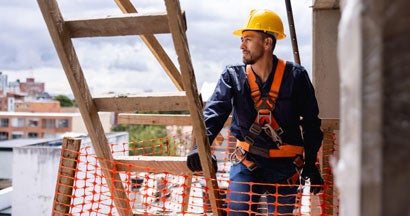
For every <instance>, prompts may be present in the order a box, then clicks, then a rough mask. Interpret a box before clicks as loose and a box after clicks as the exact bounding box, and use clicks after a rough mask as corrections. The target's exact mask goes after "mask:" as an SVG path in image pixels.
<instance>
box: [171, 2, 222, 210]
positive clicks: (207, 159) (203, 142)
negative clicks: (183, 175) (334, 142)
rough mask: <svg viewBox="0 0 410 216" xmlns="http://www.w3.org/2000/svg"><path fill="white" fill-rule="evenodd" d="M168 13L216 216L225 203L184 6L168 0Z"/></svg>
mask: <svg viewBox="0 0 410 216" xmlns="http://www.w3.org/2000/svg"><path fill="white" fill-rule="evenodd" d="M165 6H166V8H167V13H168V16H169V17H168V22H169V29H170V30H171V33H172V39H173V41H174V46H175V51H176V53H177V56H178V62H179V66H180V69H181V75H182V82H183V84H184V90H185V92H186V94H187V97H188V105H189V113H190V114H191V118H192V126H193V131H194V134H195V139H196V143H197V146H198V153H199V157H200V159H201V166H202V169H203V173H204V176H205V180H206V184H207V186H208V187H209V188H210V190H209V192H210V194H209V197H210V202H211V206H212V212H213V214H214V215H222V211H221V208H222V202H221V199H220V195H219V189H218V182H217V181H216V174H215V173H216V170H214V168H213V166H212V159H211V149H210V144H209V139H208V137H207V135H206V134H207V133H206V129H205V123H204V118H203V114H202V100H200V97H199V96H198V95H199V94H198V89H197V86H196V80H195V74H194V68H193V66H192V61H191V56H190V53H189V47H188V40H187V38H186V34H185V31H184V28H183V25H184V21H183V20H184V18H183V17H182V16H181V11H180V10H181V6H180V4H179V1H178V0H165Z"/></svg>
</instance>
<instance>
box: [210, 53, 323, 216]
mask: <svg viewBox="0 0 410 216" xmlns="http://www.w3.org/2000/svg"><path fill="white" fill-rule="evenodd" d="M277 62H278V60H277V57H276V56H275V55H273V69H272V72H271V74H270V75H269V77H268V79H267V81H266V82H265V83H261V80H260V79H259V77H258V76H256V77H257V83H258V85H259V88H260V91H261V94H262V96H266V95H267V93H268V92H269V90H270V87H271V84H272V81H273V76H274V73H275V69H276V65H277ZM231 112H232V123H231V127H230V130H231V133H232V135H233V136H235V137H236V138H237V139H239V140H241V141H243V140H244V137H245V136H246V135H247V134H248V131H249V128H250V126H251V125H252V123H253V122H254V121H255V118H256V115H257V112H256V110H255V108H254V102H253V99H252V97H251V94H250V87H249V84H248V81H247V78H246V70H245V65H233V66H227V67H226V68H225V70H224V71H223V72H222V74H221V76H220V78H219V80H218V83H217V85H216V88H215V90H214V92H213V94H212V96H211V97H210V99H209V100H208V101H207V103H206V106H205V109H204V118H205V124H206V129H207V135H208V137H209V141H210V143H212V142H213V140H214V139H215V137H216V136H217V135H218V133H219V132H220V130H221V129H222V127H223V125H224V123H225V121H226V120H227V118H228V117H229V114H230V113H231ZM318 114H319V109H318V105H317V101H316V97H315V93H314V88H313V85H312V83H311V81H310V79H309V76H308V74H307V71H306V70H305V69H304V68H303V67H302V66H300V65H298V64H294V63H292V62H287V64H286V67H285V73H284V75H283V79H282V84H281V87H280V91H279V96H278V98H277V100H276V105H275V109H274V111H273V115H274V117H275V119H276V120H277V122H278V124H279V125H280V126H281V127H282V129H283V130H284V133H283V135H282V140H283V142H285V143H290V144H293V145H299V146H304V148H305V160H306V161H309V160H310V161H315V160H316V154H317V151H318V150H319V148H320V146H321V143H322V139H323V133H322V131H321V129H320V125H321V120H320V119H319V117H318ZM300 126H301V128H300ZM301 129H302V130H301ZM302 136H303V138H302ZM254 145H255V146H258V147H265V148H276V146H275V145H274V144H273V142H272V140H271V139H270V137H268V136H267V135H266V134H265V133H264V132H262V133H261V134H260V135H259V136H258V137H257V138H256V140H255V143H254ZM247 159H249V160H252V161H254V162H255V163H256V164H257V165H258V167H260V168H261V169H259V171H258V175H254V174H252V173H251V172H250V171H249V170H248V169H247V168H246V167H245V166H244V165H243V164H241V163H239V164H237V165H233V166H232V167H231V171H230V180H231V181H232V182H231V184H230V185H229V189H228V196H227V202H228V208H229V213H228V214H229V215H244V212H248V213H249V211H250V210H252V211H253V212H256V208H257V205H256V204H253V205H250V202H251V201H252V202H258V201H259V198H260V195H261V194H263V193H265V192H268V193H274V192H275V187H268V186H266V185H265V186H264V185H261V184H252V186H250V185H249V184H243V183H240V182H253V183H265V184H267V183H269V184H273V183H284V182H285V181H286V180H287V179H288V178H289V177H290V176H292V175H293V174H294V173H295V166H294V164H293V159H294V158H264V157H261V156H258V155H254V154H250V153H248V154H247ZM250 188H252V192H253V193H252V196H250V193H249V192H250ZM241 192H245V193H241ZM278 192H279V194H280V195H282V196H280V197H279V199H278V202H279V204H280V205H279V207H278V208H275V206H274V205H273V203H274V202H275V197H274V196H267V203H268V211H269V212H271V213H272V212H274V211H275V210H276V211H278V212H280V213H291V212H292V211H293V208H294V206H293V204H294V203H295V195H296V193H297V187H280V188H279V191H278ZM289 194H291V195H292V196H286V195H289ZM282 204H292V205H285V206H283V205H282ZM235 212H236V213H235Z"/></svg>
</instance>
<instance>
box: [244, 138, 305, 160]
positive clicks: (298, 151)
mask: <svg viewBox="0 0 410 216" xmlns="http://www.w3.org/2000/svg"><path fill="white" fill-rule="evenodd" d="M236 146H237V147H238V146H239V147H241V148H242V149H243V150H245V151H247V152H250V153H253V154H258V155H261V154H260V152H259V153H255V152H253V151H255V147H256V146H251V145H250V144H249V143H247V142H245V141H240V140H237V141H236ZM297 155H303V146H296V145H291V144H286V143H284V144H283V145H281V146H280V148H279V149H266V155H265V156H268V157H295V156H297ZM261 156H263V155H261Z"/></svg>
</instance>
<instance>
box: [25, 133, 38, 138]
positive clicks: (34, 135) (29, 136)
mask: <svg viewBox="0 0 410 216" xmlns="http://www.w3.org/2000/svg"><path fill="white" fill-rule="evenodd" d="M27 138H38V133H34V132H28V133H27Z"/></svg>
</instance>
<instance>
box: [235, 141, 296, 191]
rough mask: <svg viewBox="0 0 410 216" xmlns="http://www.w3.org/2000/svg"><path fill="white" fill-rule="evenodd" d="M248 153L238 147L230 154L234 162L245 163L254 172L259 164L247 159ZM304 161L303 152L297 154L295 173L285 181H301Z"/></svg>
mask: <svg viewBox="0 0 410 216" xmlns="http://www.w3.org/2000/svg"><path fill="white" fill-rule="evenodd" d="M246 154H247V152H246V151H245V150H243V149H242V148H241V147H236V149H235V151H234V152H233V153H232V154H231V155H230V160H231V162H232V163H233V164H238V163H242V164H243V165H245V167H246V168H247V169H248V170H249V171H251V172H253V171H255V170H256V169H257V168H259V167H258V165H256V163H255V162H254V161H251V160H248V159H246ZM303 163H304V160H303V158H302V155H301V154H299V155H297V156H295V158H294V159H293V164H294V165H295V168H296V170H295V173H294V174H293V175H292V176H290V177H289V178H287V179H285V181H284V182H283V183H285V184H286V183H287V184H290V185H293V184H297V183H298V181H299V177H300V172H301V169H302V167H303ZM253 173H254V172H253ZM254 174H255V173H254Z"/></svg>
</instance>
